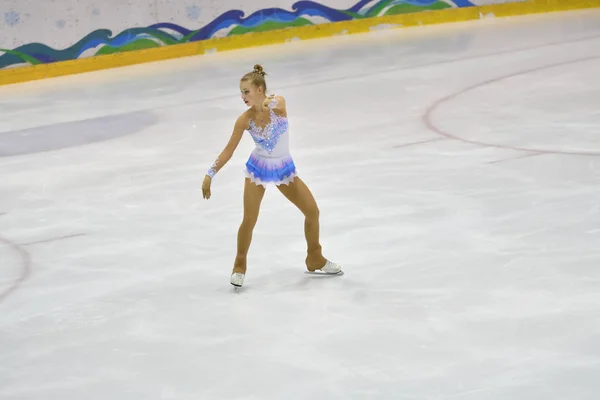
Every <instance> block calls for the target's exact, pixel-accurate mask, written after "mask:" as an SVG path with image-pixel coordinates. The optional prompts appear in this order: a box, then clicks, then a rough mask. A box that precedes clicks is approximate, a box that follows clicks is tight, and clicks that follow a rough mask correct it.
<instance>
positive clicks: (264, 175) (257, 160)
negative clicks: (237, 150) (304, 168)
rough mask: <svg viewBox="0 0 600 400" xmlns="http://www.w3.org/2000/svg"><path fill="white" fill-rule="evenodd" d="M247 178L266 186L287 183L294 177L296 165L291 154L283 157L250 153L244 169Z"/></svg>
mask: <svg viewBox="0 0 600 400" xmlns="http://www.w3.org/2000/svg"><path fill="white" fill-rule="evenodd" d="M244 172H245V175H246V177H247V178H250V180H251V181H252V182H254V183H256V184H257V185H262V186H265V187H266V186H267V185H268V184H274V185H276V186H277V185H281V184H284V185H289V184H290V182H292V181H293V180H294V178H295V177H296V166H295V165H294V160H293V159H292V157H291V156H289V155H288V156H285V157H274V158H270V157H261V156H259V155H258V154H255V153H252V154H250V158H248V161H247V162H246V168H245V170H244Z"/></svg>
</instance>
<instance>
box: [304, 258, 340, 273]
mask: <svg viewBox="0 0 600 400" xmlns="http://www.w3.org/2000/svg"><path fill="white" fill-rule="evenodd" d="M307 273H308V274H321V275H341V274H343V273H344V272H343V271H342V266H341V265H340V264H337V263H334V262H331V261H329V260H327V261H326V262H325V265H324V266H323V267H322V268H319V269H316V270H314V271H307Z"/></svg>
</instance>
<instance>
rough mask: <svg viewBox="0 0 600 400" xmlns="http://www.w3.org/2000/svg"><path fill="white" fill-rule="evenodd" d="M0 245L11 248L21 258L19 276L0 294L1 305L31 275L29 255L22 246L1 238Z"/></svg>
mask: <svg viewBox="0 0 600 400" xmlns="http://www.w3.org/2000/svg"><path fill="white" fill-rule="evenodd" d="M0 243H4V244H5V245H7V246H9V247H10V248H12V250H14V251H16V252H18V253H19V255H20V257H21V275H20V276H19V277H18V278H17V279H16V280H15V281H14V282H13V284H12V285H10V286H9V287H8V289H5V290H4V291H2V292H0V303H1V302H2V301H3V300H4V299H6V298H7V297H8V296H9V295H10V294H11V293H13V292H14V291H15V290H17V289H18V287H19V286H20V285H21V284H22V283H23V282H25V280H26V279H27V278H28V277H29V275H31V270H32V263H31V256H30V255H29V252H28V251H27V250H25V248H23V246H21V245H19V244H17V243H15V242H13V241H11V240H9V239H6V238H4V237H2V236H0Z"/></svg>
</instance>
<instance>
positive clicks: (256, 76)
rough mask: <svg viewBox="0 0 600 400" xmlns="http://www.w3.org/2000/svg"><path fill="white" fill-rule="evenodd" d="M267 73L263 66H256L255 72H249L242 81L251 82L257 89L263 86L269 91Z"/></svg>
mask: <svg viewBox="0 0 600 400" xmlns="http://www.w3.org/2000/svg"><path fill="white" fill-rule="evenodd" d="M266 74H267V73H266V72H265V71H264V69H263V67H262V65H260V64H256V65H255V66H254V70H253V71H252V72H248V73H247V74H246V75H244V76H242V79H241V80H242V81H250V82H251V83H252V84H253V85H255V86H256V87H260V86H262V87H263V88H264V89H265V92H266V91H267V82H266V81H265V75H266Z"/></svg>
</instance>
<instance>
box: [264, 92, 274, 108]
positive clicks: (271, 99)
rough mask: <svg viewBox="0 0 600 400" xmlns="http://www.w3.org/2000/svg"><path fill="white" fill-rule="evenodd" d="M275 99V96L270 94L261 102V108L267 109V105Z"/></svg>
mask: <svg viewBox="0 0 600 400" xmlns="http://www.w3.org/2000/svg"><path fill="white" fill-rule="evenodd" d="M274 99H275V95H274V94H272V95H270V96H269V97H267V98H266V99H265V101H263V108H265V109H269V108H270V107H269V104H270V103H271V102H272V101H273V100H274Z"/></svg>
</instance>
